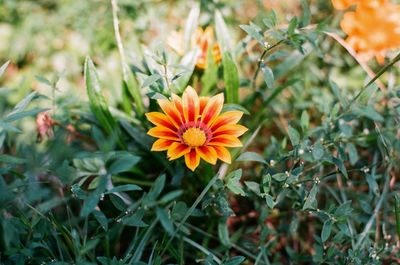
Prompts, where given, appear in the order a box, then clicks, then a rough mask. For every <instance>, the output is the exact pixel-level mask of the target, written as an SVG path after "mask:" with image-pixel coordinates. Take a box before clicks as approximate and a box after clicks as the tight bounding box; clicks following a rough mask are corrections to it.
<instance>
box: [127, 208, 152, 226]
mask: <svg viewBox="0 0 400 265" xmlns="http://www.w3.org/2000/svg"><path fill="white" fill-rule="evenodd" d="M143 216H144V210H143V208H140V209H139V210H137V211H136V212H135V213H134V214H133V215H131V216H128V217H125V218H123V219H122V223H123V224H124V225H127V226H135V227H146V226H148V225H147V224H146V223H145V222H143V221H142V219H143Z"/></svg>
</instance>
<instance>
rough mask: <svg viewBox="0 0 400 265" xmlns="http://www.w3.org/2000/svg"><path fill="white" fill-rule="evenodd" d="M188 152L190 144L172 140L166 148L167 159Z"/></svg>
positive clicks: (172, 158)
mask: <svg viewBox="0 0 400 265" xmlns="http://www.w3.org/2000/svg"><path fill="white" fill-rule="evenodd" d="M189 152H190V146H187V145H185V144H182V143H178V142H174V143H172V144H171V146H170V147H169V148H168V153H167V157H168V158H169V160H174V159H177V158H179V157H181V156H183V155H185V154H187V153H189Z"/></svg>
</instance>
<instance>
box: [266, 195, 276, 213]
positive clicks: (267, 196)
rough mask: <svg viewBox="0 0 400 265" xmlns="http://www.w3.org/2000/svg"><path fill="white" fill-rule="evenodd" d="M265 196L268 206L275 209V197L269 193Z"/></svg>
mask: <svg viewBox="0 0 400 265" xmlns="http://www.w3.org/2000/svg"><path fill="white" fill-rule="evenodd" d="M264 196H265V200H266V201H267V205H268V207H269V208H270V209H273V208H274V204H275V203H274V199H273V198H272V196H271V195H269V194H265V195H264Z"/></svg>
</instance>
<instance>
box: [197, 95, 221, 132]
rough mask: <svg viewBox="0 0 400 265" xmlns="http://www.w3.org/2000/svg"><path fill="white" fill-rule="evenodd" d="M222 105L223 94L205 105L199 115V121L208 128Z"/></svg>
mask: <svg viewBox="0 0 400 265" xmlns="http://www.w3.org/2000/svg"><path fill="white" fill-rule="evenodd" d="M223 105H224V94H223V93H220V94H218V95H216V96H214V97H212V98H210V100H209V101H208V103H207V106H206V107H205V108H204V111H203V113H202V115H201V121H202V122H203V123H204V124H206V125H207V126H209V125H210V124H211V123H212V122H213V121H214V119H215V118H216V117H217V116H218V114H219V113H220V112H221V110H222V106H223Z"/></svg>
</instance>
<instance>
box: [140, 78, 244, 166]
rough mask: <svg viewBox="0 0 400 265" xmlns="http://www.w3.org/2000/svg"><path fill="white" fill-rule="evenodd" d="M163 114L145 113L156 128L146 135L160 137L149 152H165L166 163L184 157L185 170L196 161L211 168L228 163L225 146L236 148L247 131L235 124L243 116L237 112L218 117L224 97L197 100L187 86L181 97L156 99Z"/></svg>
mask: <svg viewBox="0 0 400 265" xmlns="http://www.w3.org/2000/svg"><path fill="white" fill-rule="evenodd" d="M158 104H159V105H160V107H161V109H162V110H163V111H164V113H165V114H164V113H160V112H150V113H147V114H146V116H147V119H148V120H149V121H150V122H151V123H153V124H154V125H156V127H153V128H152V129H150V130H149V131H148V133H147V134H149V135H151V136H153V137H156V138H160V139H158V140H157V141H155V142H154V144H153V147H152V148H151V150H152V151H165V150H168V152H167V156H168V158H169V160H174V159H177V158H179V157H181V156H184V157H185V163H186V166H187V167H188V168H190V169H191V170H192V171H194V170H195V169H196V168H197V167H198V165H199V163H200V158H202V159H203V160H205V161H206V162H208V163H210V164H213V165H215V163H216V162H217V159H220V160H222V161H224V162H226V163H228V164H230V163H231V155H230V153H229V151H228V150H227V149H226V147H240V146H242V143H241V142H240V140H239V139H238V137H239V136H241V135H242V134H243V133H245V132H246V131H247V128H246V127H244V126H242V125H238V124H236V123H237V122H238V121H239V120H240V118H241V117H242V115H243V112H241V111H228V112H225V113H222V114H220V112H221V110H222V106H223V104H224V95H223V94H222V93H221V94H218V95H216V96H214V97H212V98H209V97H198V95H197V93H196V91H195V90H194V89H193V88H192V87H190V86H188V87H187V88H186V90H185V91H184V92H183V96H182V98H180V97H179V96H177V95H175V94H172V99H171V100H167V99H159V100H158Z"/></svg>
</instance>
